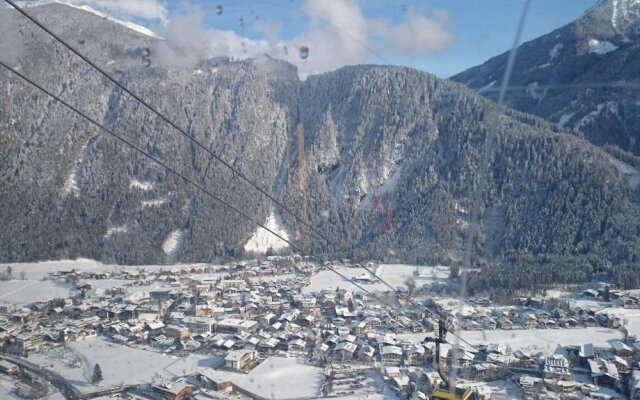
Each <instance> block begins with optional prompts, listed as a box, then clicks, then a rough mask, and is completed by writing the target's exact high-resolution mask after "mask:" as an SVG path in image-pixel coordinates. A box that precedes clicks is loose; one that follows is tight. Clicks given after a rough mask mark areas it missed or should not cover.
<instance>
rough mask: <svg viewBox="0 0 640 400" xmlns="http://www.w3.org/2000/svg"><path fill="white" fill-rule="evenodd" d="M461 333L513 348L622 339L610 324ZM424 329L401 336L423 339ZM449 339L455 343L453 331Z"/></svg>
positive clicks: (550, 347) (537, 348) (472, 340)
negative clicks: (608, 325) (422, 331)
mask: <svg viewBox="0 0 640 400" xmlns="http://www.w3.org/2000/svg"><path fill="white" fill-rule="evenodd" d="M458 335H459V336H460V337H461V338H462V339H464V340H466V341H468V342H469V343H471V344H473V345H481V344H488V343H501V344H505V345H507V346H509V347H511V349H512V350H518V349H522V350H525V349H526V350H531V351H542V352H545V353H547V354H550V353H554V352H555V351H556V349H557V348H558V346H562V345H579V344H586V343H593V345H594V346H597V347H603V348H609V347H610V345H609V343H610V341H612V340H619V339H622V334H621V333H620V331H618V330H615V329H607V328H575V329H514V330H511V331H509V330H501V329H496V330H486V331H460V332H458ZM424 337H425V334H424V333H410V334H400V335H398V338H399V339H409V340H412V341H414V342H417V341H422V340H423V339H424ZM448 340H449V341H450V342H452V343H455V342H456V341H457V339H456V338H455V337H454V336H453V335H449V336H448Z"/></svg>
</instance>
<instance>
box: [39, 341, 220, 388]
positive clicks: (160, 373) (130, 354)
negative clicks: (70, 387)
mask: <svg viewBox="0 0 640 400" xmlns="http://www.w3.org/2000/svg"><path fill="white" fill-rule="evenodd" d="M29 361H31V362H35V363H37V364H39V365H42V366H44V367H45V368H49V369H52V370H55V371H56V372H58V373H59V374H60V375H62V376H63V377H65V378H66V379H68V380H69V381H70V382H71V383H73V384H74V385H75V386H76V387H78V388H79V389H80V390H82V391H91V390H94V389H95V388H96V387H95V386H94V385H92V384H91V383H90V381H91V374H92V372H93V368H94V366H95V364H96V363H97V364H100V368H101V369H102V373H103V376H104V381H102V382H101V383H100V386H101V387H111V386H117V385H120V384H121V383H123V382H124V383H127V384H140V383H148V382H152V381H154V380H158V379H162V378H174V377H176V376H183V375H186V374H193V373H194V372H197V371H198V370H200V369H207V368H211V367H215V366H219V365H220V364H222V363H223V362H224V361H223V360H222V358H221V357H220V356H209V355H200V354H192V355H189V356H188V357H184V358H180V357H176V356H170V355H165V354H162V353H157V352H155V351H147V350H143V349H139V348H133V347H127V346H123V345H119V344H115V343H111V342H109V341H107V340H104V339H100V338H98V339H93V340H86V341H78V342H72V343H71V344H69V347H68V348H57V349H53V350H50V351H49V352H47V353H44V354H43V353H32V354H31V355H30V356H29Z"/></svg>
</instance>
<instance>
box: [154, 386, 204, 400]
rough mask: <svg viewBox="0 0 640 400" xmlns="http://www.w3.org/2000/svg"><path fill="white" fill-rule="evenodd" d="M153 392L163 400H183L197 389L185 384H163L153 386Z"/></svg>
mask: <svg viewBox="0 0 640 400" xmlns="http://www.w3.org/2000/svg"><path fill="white" fill-rule="evenodd" d="M152 389H153V392H154V393H155V394H156V395H158V396H159V397H160V398H162V399H166V400H182V399H185V398H187V396H189V395H190V394H191V393H192V392H193V391H194V390H195V388H194V387H193V386H191V385H188V384H186V383H183V382H162V383H158V384H154V385H152Z"/></svg>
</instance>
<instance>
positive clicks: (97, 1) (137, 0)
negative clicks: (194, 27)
mask: <svg viewBox="0 0 640 400" xmlns="http://www.w3.org/2000/svg"><path fill="white" fill-rule="evenodd" d="M72 2H73V4H82V5H88V6H90V7H93V8H95V9H97V10H100V11H105V12H107V13H109V14H111V15H113V16H118V17H123V18H142V19H149V20H159V21H162V22H166V21H167V20H168V17H169V11H168V10H167V6H166V5H165V2H164V1H161V0H73V1H72Z"/></svg>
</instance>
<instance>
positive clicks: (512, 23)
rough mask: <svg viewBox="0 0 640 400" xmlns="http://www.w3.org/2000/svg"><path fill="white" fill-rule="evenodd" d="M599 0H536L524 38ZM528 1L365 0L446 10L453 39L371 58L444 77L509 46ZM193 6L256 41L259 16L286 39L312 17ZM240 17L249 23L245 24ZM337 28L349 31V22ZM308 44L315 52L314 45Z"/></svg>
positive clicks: (272, 9) (388, 7) (228, 5)
mask: <svg viewBox="0 0 640 400" xmlns="http://www.w3.org/2000/svg"><path fill="white" fill-rule="evenodd" d="M317 1H323V2H324V1H329V2H330V1H331V0H317ZM595 2H596V1H595V0H532V1H531V6H530V9H529V13H528V17H527V21H526V24H525V29H524V32H523V39H524V40H525V41H526V40H531V39H534V38H536V37H538V36H540V35H542V34H545V33H548V32H550V31H552V30H554V29H556V28H559V27H561V26H563V25H565V24H566V23H568V22H570V21H572V20H574V19H575V18H576V17H578V16H580V15H581V14H582V13H583V12H584V11H585V10H587V9H588V8H590V7H592V6H593V5H594V4H595ZM523 3H524V0H428V1H417V0H413V1H411V0H410V1H394V0H361V1H359V5H360V7H361V9H362V13H363V14H364V15H365V16H366V17H367V18H371V19H378V18H387V19H390V20H392V21H394V22H396V23H402V21H403V20H404V19H405V15H406V12H407V11H406V10H411V11H412V12H422V13H424V14H425V15H427V16H429V15H433V13H434V12H435V11H437V10H442V11H445V12H446V13H447V14H448V15H449V23H448V25H447V28H448V30H449V32H450V33H451V34H452V38H453V39H452V42H451V44H450V45H449V46H447V47H446V48H445V49H444V50H441V51H439V52H437V53H435V54H424V53H422V54H421V53H414V54H405V55H398V54H389V52H387V51H385V50H384V49H383V48H381V47H379V46H377V45H376V43H375V41H374V42H372V43H370V44H368V46H367V47H369V48H370V49H371V50H373V51H369V49H367V51H368V53H370V55H369V59H368V60H367V62H371V63H376V64H378V63H380V64H386V63H392V64H402V65H408V66H412V67H415V68H418V69H421V70H424V71H427V72H431V73H434V74H436V75H438V76H440V77H448V76H451V75H452V74H455V73H457V72H460V71H463V70H464V69H466V68H468V67H471V66H474V65H477V64H480V63H482V62H484V61H486V60H487V59H489V58H490V57H493V56H495V55H498V54H500V53H502V52H504V51H506V50H508V49H509V47H510V46H511V43H512V42H513V35H514V33H515V29H516V23H517V19H518V16H519V14H520V12H521V10H522V6H523ZM191 4H193V5H197V6H198V7H200V8H201V9H202V10H203V12H204V13H205V22H206V24H207V25H208V26H211V27H213V28H216V29H228V30H233V31H235V32H236V33H237V34H238V35H240V36H246V37H249V38H252V39H259V38H262V37H263V35H262V34H260V33H258V32H256V31H255V30H254V29H253V27H254V24H255V23H256V21H259V20H263V21H264V20H277V21H280V22H281V23H282V29H281V31H280V35H281V37H282V38H283V39H291V38H293V37H296V36H298V35H300V34H302V33H303V32H304V30H305V27H306V25H307V24H308V23H309V18H308V15H307V14H306V13H305V12H303V11H302V5H303V1H301V0H293V1H292V0H265V1H262V0H226V1H225V0H221V1H211V0H192V1H191ZM218 5H221V6H222V9H223V12H222V14H221V15H218V13H217V10H218V9H217V6H218ZM168 9H169V12H170V13H171V14H174V13H176V11H178V10H179V9H180V1H178V0H175V1H170V2H168ZM240 18H242V19H243V25H244V27H242V26H241V25H240ZM328 28H333V27H328ZM338 28H345V29H348V26H347V27H342V26H340V27H338ZM334 29H335V28H334ZM308 45H309V48H310V51H311V53H313V43H309V44H308Z"/></svg>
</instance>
